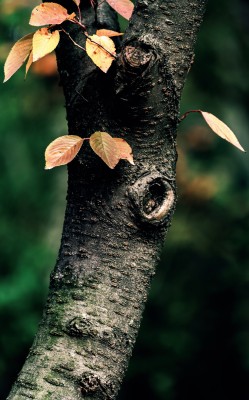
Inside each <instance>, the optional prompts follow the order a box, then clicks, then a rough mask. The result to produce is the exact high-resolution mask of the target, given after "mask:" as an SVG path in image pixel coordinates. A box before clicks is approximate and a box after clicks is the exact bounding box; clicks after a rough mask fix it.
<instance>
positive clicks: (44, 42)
mask: <svg viewBox="0 0 249 400" xmlns="http://www.w3.org/2000/svg"><path fill="white" fill-rule="evenodd" d="M59 41H60V34H59V31H53V32H50V31H49V30H48V28H41V29H39V30H38V31H37V32H35V34H34V37H33V62H35V61H37V60H39V59H40V58H42V57H44V56H45V55H46V54H49V53H51V52H52V51H53V50H54V49H55V48H56V47H57V45H58V43H59Z"/></svg>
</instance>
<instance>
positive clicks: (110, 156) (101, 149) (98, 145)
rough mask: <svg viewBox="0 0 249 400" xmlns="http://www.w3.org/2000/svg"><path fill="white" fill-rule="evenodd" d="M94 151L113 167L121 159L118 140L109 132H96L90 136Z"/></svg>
mask: <svg viewBox="0 0 249 400" xmlns="http://www.w3.org/2000/svg"><path fill="white" fill-rule="evenodd" d="M90 146H91V148H92V149H93V151H94V152H95V153H96V154H97V155H98V156H99V157H100V158H101V159H102V160H103V161H104V162H105V163H106V164H107V165H108V167H110V168H111V169H113V168H114V167H115V166H116V165H117V163H118V162H119V160H120V155H119V149H118V146H117V144H116V141H115V140H114V139H113V138H112V137H111V136H110V135H109V133H107V132H95V133H93V134H92V135H91V136H90Z"/></svg>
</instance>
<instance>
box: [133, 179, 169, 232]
mask: <svg viewBox="0 0 249 400" xmlns="http://www.w3.org/2000/svg"><path fill="white" fill-rule="evenodd" d="M130 194H131V199H132V200H133V205H134V206H135V207H136V210H137V211H138V213H139V215H140V217H141V219H142V221H144V222H148V223H150V224H153V225H159V224H162V223H163V222H164V221H165V220H166V217H167V216H168V214H169V213H170V211H171V209H172V207H173V205H174V203H175V191H174V189H173V188H172V186H171V185H170V183H169V182H168V181H167V179H166V178H164V177H163V176H161V175H160V174H158V173H151V174H148V175H145V176H143V177H141V178H140V179H138V181H137V182H136V183H135V184H134V185H133V187H132V188H131V190H130Z"/></svg>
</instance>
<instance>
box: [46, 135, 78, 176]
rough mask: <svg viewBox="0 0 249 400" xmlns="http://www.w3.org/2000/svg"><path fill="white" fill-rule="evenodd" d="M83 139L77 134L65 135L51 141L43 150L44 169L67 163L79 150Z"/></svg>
mask: <svg viewBox="0 0 249 400" xmlns="http://www.w3.org/2000/svg"><path fill="white" fill-rule="evenodd" d="M83 142H84V139H82V138H81V137H79V136H74V135H65V136H61V137H59V138H57V139H55V140H54V141H53V142H51V143H50V144H49V145H48V147H47V148H46V151H45V160H46V166H45V169H51V168H54V167H58V166H60V165H65V164H68V163H69V162H70V161H72V160H73V159H74V157H75V156H76V155H77V153H78V152H79V150H80V148H81V146H82V144H83Z"/></svg>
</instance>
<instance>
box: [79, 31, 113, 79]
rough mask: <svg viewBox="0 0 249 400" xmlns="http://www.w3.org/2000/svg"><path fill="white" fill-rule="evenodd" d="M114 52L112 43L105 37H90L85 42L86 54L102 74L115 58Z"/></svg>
mask: <svg viewBox="0 0 249 400" xmlns="http://www.w3.org/2000/svg"><path fill="white" fill-rule="evenodd" d="M96 43H97V44H96ZM99 45H100V46H102V47H100V46H99ZM115 50H116V49H115V45H114V42H113V41H112V39H110V38H109V37H107V36H97V35H92V36H88V39H87V40H86V52H87V54H88V55H89V57H90V58H91V59H92V61H93V62H94V64H96V65H97V67H99V68H100V69H101V70H102V71H103V72H107V71H108V69H109V68H110V66H111V64H112V62H113V60H114V58H115V54H116V53H115ZM110 53H111V54H110Z"/></svg>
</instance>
